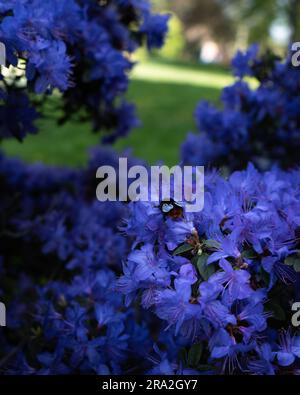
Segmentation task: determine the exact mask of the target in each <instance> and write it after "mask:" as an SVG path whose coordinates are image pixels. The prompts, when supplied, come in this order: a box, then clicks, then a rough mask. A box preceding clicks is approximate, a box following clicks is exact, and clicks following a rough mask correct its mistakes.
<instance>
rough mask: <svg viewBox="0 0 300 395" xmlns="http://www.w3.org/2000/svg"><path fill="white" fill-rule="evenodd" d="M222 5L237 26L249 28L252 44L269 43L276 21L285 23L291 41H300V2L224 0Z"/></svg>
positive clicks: (292, 0) (295, 0) (296, 0)
mask: <svg viewBox="0 0 300 395" xmlns="http://www.w3.org/2000/svg"><path fill="white" fill-rule="evenodd" d="M222 3H223V4H224V6H225V8H227V12H228V14H230V15H231V17H232V19H235V22H236V23H237V24H240V25H241V24H243V25H244V26H246V27H247V29H248V31H249V41H250V42H253V41H258V42H260V43H262V44H264V43H266V42H268V40H269V38H270V28H271V26H272V25H273V23H274V22H275V21H276V20H282V21H284V22H285V24H286V25H287V27H288V28H289V29H290V32H291V34H290V40H291V41H297V40H299V39H300V24H299V18H300V1H299V0H247V1H240V0H224V1H223V2H222Z"/></svg>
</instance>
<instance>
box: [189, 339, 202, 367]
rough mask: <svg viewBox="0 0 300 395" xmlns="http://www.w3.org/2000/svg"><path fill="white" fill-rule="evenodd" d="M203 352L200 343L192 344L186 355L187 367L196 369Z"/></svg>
mask: <svg viewBox="0 0 300 395" xmlns="http://www.w3.org/2000/svg"><path fill="white" fill-rule="evenodd" d="M202 351H203V346H202V343H198V344H194V345H193V346H192V347H191V348H190V351H189V353H188V365H189V366H190V367H194V368H196V367H197V366H198V364H199V362H200V360H201V356H202Z"/></svg>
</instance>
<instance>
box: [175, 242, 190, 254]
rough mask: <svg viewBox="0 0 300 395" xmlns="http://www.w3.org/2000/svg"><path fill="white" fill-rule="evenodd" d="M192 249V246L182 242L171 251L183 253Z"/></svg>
mask: <svg viewBox="0 0 300 395" xmlns="http://www.w3.org/2000/svg"><path fill="white" fill-rule="evenodd" d="M192 249H193V246H191V245H190V244H187V243H185V244H182V245H181V246H179V247H177V248H176V250H175V251H174V252H173V255H180V254H184V253H185V252H188V251H191V250H192Z"/></svg>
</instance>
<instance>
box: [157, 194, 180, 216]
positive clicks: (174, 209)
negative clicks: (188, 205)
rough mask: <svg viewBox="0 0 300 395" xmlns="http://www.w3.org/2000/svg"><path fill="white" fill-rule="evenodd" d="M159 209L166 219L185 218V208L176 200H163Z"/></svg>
mask: <svg viewBox="0 0 300 395" xmlns="http://www.w3.org/2000/svg"><path fill="white" fill-rule="evenodd" d="M159 208H160V210H161V212H162V213H163V215H164V216H165V217H170V218H173V219H178V218H182V217H183V206H182V205H181V204H180V203H178V202H175V200H173V199H170V200H163V201H162V202H161V203H160V205H159Z"/></svg>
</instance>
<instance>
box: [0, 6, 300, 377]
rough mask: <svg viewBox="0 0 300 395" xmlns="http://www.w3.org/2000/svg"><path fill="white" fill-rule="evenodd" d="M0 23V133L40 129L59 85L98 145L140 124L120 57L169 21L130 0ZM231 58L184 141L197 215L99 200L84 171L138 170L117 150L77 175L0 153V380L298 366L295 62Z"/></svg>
mask: <svg viewBox="0 0 300 395" xmlns="http://www.w3.org/2000/svg"><path fill="white" fill-rule="evenodd" d="M0 16H1V18H0V21H1V22H0V41H2V42H3V43H5V45H6V49H7V62H8V65H11V73H10V74H9V76H8V75H7V74H6V75H5V76H4V75H3V76H2V77H1V103H0V111H1V112H0V114H1V117H0V120H1V127H0V136H1V138H17V139H19V140H23V139H24V138H25V137H26V135H27V134H28V133H36V132H37V131H38V130H37V129H36V126H35V119H36V118H37V117H39V116H40V115H42V113H43V108H44V107H43V104H44V103H45V102H46V101H47V99H48V96H49V95H51V94H52V93H53V90H54V89H56V90H59V91H60V96H59V98H58V103H59V106H60V110H61V113H62V114H63V115H62V118H61V122H64V121H66V120H68V119H69V118H70V117H73V116H74V112H75V113H76V116H79V119H78V120H80V121H81V120H86V119H87V120H90V121H91V122H92V125H93V128H94V130H95V131H101V132H103V130H104V129H107V131H106V132H105V133H104V134H103V135H102V141H103V142H105V143H109V142H113V141H114V140H115V139H116V138H117V137H119V136H123V135H124V134H126V133H127V132H128V131H129V130H130V129H131V127H132V126H133V125H135V124H136V122H137V119H136V118H135V116H134V107H133V106H132V105H131V104H128V103H126V102H125V101H124V98H123V96H124V94H125V92H126V90H127V86H128V71H129V70H130V69H131V68H132V66H133V64H132V62H131V60H130V54H131V53H133V52H134V51H135V50H136V49H137V48H138V47H139V46H141V45H142V44H143V43H146V45H147V46H148V48H149V49H151V48H154V47H160V46H161V45H162V44H163V40H164V36H165V33H166V31H167V20H168V16H166V15H154V14H152V13H151V7H150V5H149V3H148V2H147V1H140V0H139V1H136V0H111V1H104V2H100V3H99V2H98V1H93V0H76V1H75V0H64V1H51V2H49V1H48V2H42V1H39V0H22V1H13V0H11V1H5V2H4V1H3V2H0ZM12 66H15V68H13V67H12ZM16 67H18V68H16ZM233 67H234V71H235V74H236V76H237V77H238V80H237V81H236V83H235V84H234V85H233V86H231V87H228V88H226V89H225V90H224V93H223V101H224V108H223V109H222V110H220V109H216V108H214V107H212V106H211V105H209V104H207V103H206V104H203V103H202V104H200V105H199V107H198V109H197V111H196V118H197V121H198V126H199V129H200V131H199V134H198V135H196V134H193V135H192V134H191V135H189V136H188V138H187V140H186V142H185V143H184V145H183V148H182V162H183V163H187V164H191V163H192V164H196V165H209V167H208V169H207V170H206V173H205V196H204V197H205V204H204V209H203V210H202V211H200V212H197V213H191V212H187V211H186V209H185V203H184V202H176V203H177V204H178V207H177V208H178V209H177V210H176V213H174V211H173V210H168V211H163V210H162V207H161V205H159V204H157V203H151V202H129V203H125V202H123V203H122V202H105V203H100V202H98V201H97V200H96V186H97V183H96V171H97V168H98V167H99V166H102V165H109V166H112V167H114V168H117V166H118V156H119V155H121V156H126V157H127V158H128V162H129V164H130V165H136V164H142V162H141V161H140V160H137V159H135V158H133V157H132V156H131V155H130V154H129V153H128V152H126V153H123V154H119V155H118V154H116V153H115V152H114V151H113V150H112V149H110V148H108V147H103V146H99V147H96V148H95V149H93V150H92V151H91V152H90V157H89V162H88V164H87V165H86V166H85V167H84V168H82V169H68V168H56V167H49V166H46V165H42V164H24V163H23V162H21V161H19V160H18V159H12V158H9V157H6V156H5V155H4V154H1V156H0V186H1V195H0V273H1V276H0V298H1V301H3V302H4V303H5V305H6V308H7V327H6V328H5V330H2V329H3V328H1V330H0V373H1V374H23V375H41V374H43V375H47V374H176V375H180V374H210V375H212V374H259V375H273V374H291V375H292V374H298V372H299V369H300V335H299V333H298V332H297V329H296V328H295V327H293V326H292V324H291V307H292V304H293V303H294V302H295V301H300V275H299V273H300V243H299V235H300V189H299V185H300V170H299V169H298V168H297V165H298V154H297V153H298V148H299V141H300V138H299V136H300V130H299V127H300V126H299V125H300V113H299V104H300V101H299V100H300V96H299V92H300V90H299V84H300V77H299V73H300V72H299V70H296V69H293V68H292V67H291V65H290V62H289V60H287V61H285V62H283V61H281V60H279V59H278V58H276V57H274V56H273V55H271V54H267V55H264V56H260V55H259V53H258V48H256V47H252V48H250V49H249V51H247V52H246V53H241V52H239V53H238V55H237V56H236V57H235V59H234V61H233ZM13 70H14V71H13ZM16 70H17V71H16ZM246 75H250V76H252V77H256V78H257V80H258V87H256V88H255V89H251V88H250V86H249V85H247V83H246V82H245V81H243V78H244V76H246ZM25 143H26V141H25ZM145 166H147V165H146V164H145ZM218 166H222V169H221V170H219V169H218ZM223 170H225V172H227V173H228V174H229V176H228V177H226V178H225V177H224V176H222V175H221V174H222V172H223Z"/></svg>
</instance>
